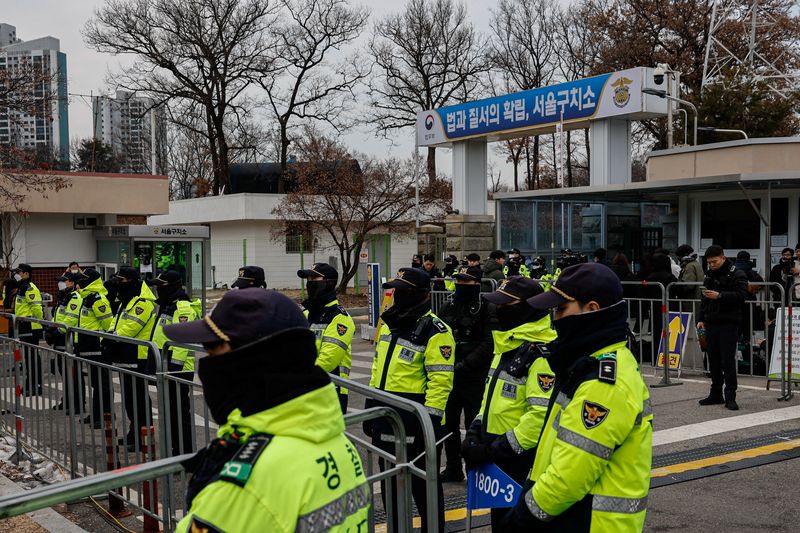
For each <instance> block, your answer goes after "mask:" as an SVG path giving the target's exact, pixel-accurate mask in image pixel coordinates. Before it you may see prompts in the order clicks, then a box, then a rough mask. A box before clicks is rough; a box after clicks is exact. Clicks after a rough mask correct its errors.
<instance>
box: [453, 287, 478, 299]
mask: <svg viewBox="0 0 800 533" xmlns="http://www.w3.org/2000/svg"><path fill="white" fill-rule="evenodd" d="M480 295H481V286H480V285H466V284H463V283H456V290H455V293H454V294H453V301H454V302H458V303H472V302H474V301H476V300H477V299H478V298H480Z"/></svg>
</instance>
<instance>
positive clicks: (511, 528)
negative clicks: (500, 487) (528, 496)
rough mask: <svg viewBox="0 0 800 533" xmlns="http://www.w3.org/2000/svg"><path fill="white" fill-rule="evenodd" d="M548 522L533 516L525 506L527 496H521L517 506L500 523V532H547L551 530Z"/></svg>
mask: <svg viewBox="0 0 800 533" xmlns="http://www.w3.org/2000/svg"><path fill="white" fill-rule="evenodd" d="M547 526H548V524H547V523H546V522H542V521H541V520H539V519H538V518H536V517H535V516H533V515H532V514H531V512H530V511H529V510H528V506H527V505H525V495H524V494H520V497H519V501H518V502H517V505H516V506H515V507H514V508H513V509H511V510H510V511H509V512H508V514H506V515H505V516H504V517H503V518H502V519H501V521H500V528H499V531H507V532H508V533H515V532H517V531H519V532H522V531H526V532H527V531H533V532H535V531H546V530H550V528H548V527H547Z"/></svg>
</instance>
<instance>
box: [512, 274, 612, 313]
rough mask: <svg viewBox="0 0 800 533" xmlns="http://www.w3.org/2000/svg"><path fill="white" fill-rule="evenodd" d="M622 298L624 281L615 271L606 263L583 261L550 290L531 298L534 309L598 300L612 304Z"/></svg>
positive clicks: (602, 305)
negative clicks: (620, 279)
mask: <svg viewBox="0 0 800 533" xmlns="http://www.w3.org/2000/svg"><path fill="white" fill-rule="evenodd" d="M621 300H622V284H621V283H620V281H619V278H618V277H617V275H616V274H614V271H613V270H611V269H610V268H608V267H607V266H605V265H604V264H602V263H581V264H578V265H573V266H571V267H567V268H565V269H564V270H562V271H561V275H560V276H559V277H558V279H557V280H556V282H555V283H554V284H553V285H552V286H551V287H550V290H549V291H547V292H545V293H543V294H540V295H538V296H534V297H533V298H529V299H528V305H530V306H531V307H533V308H534V309H550V308H551V307H558V306H559V305H562V304H565V303H567V302H575V301H577V302H582V303H586V302H591V301H595V302H597V303H598V304H600V307H610V306H612V305H614V304H615V303H618V302H619V301H621Z"/></svg>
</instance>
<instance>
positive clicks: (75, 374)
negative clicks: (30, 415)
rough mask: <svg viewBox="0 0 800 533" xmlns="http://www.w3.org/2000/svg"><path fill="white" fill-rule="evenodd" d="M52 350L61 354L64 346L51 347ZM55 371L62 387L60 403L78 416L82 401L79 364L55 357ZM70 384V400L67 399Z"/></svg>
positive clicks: (82, 392)
mask: <svg viewBox="0 0 800 533" xmlns="http://www.w3.org/2000/svg"><path fill="white" fill-rule="evenodd" d="M53 349H55V350H58V351H61V352H63V351H66V347H65V346H53ZM65 367H67V368H65ZM56 369H57V371H58V373H59V374H60V375H61V381H62V384H63V387H64V388H63V393H64V396H63V399H62V400H61V402H62V403H63V404H64V406H65V407H67V408H69V409H71V410H72V413H73V414H79V413H80V412H82V411H83V399H84V386H83V382H84V380H83V372H82V371H81V365H80V362H79V361H75V360H74V359H73V360H72V361H70V362H67V361H65V360H64V359H63V358H61V357H57V358H56ZM67 369H69V371H67ZM70 382H71V383H72V385H71V386H72V398H69V388H70Z"/></svg>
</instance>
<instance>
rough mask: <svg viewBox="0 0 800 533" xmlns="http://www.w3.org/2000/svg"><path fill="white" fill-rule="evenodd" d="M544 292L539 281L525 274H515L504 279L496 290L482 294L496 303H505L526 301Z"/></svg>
mask: <svg viewBox="0 0 800 533" xmlns="http://www.w3.org/2000/svg"><path fill="white" fill-rule="evenodd" d="M542 292H543V289H542V286H541V285H540V284H539V282H538V281H536V280H534V279H530V278H526V277H525V276H515V277H513V278H510V279H507V280H505V281H503V282H502V283H501V284H500V286H499V287H497V290H496V291H494V292H490V293H487V294H482V295H481V296H483V298H484V299H485V300H486V301H488V302H491V303H493V304H495V305H503V304H510V303H514V302H518V301H520V302H524V301H526V300H527V299H528V298H533V297H534V296H536V295H537V294H542Z"/></svg>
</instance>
